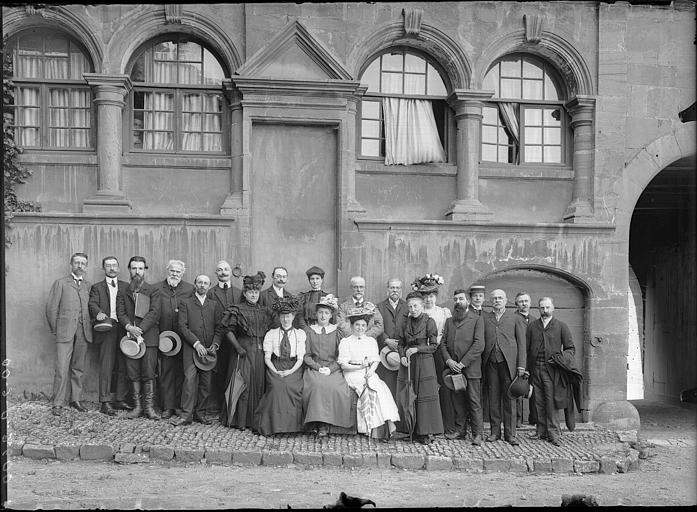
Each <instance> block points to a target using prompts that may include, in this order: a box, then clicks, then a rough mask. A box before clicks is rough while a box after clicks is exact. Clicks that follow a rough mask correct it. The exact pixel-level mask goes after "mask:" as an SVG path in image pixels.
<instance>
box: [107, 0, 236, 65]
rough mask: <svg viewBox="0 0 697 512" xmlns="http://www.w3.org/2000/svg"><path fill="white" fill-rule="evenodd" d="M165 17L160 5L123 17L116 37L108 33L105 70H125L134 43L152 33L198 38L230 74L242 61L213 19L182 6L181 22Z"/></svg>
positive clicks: (141, 42)
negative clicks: (173, 21)
mask: <svg viewBox="0 0 697 512" xmlns="http://www.w3.org/2000/svg"><path fill="white" fill-rule="evenodd" d="M165 21H166V19H165V11H164V9H163V8H162V7H161V6H160V7H154V8H152V9H150V10H148V11H145V12H143V11H139V12H136V13H133V14H132V15H131V16H130V17H128V18H127V19H124V20H123V21H122V22H121V23H122V26H121V29H120V30H118V31H117V34H116V37H112V38H111V40H110V41H109V44H108V46H107V53H106V55H107V57H106V60H107V66H108V67H109V69H108V72H110V73H114V74H125V73H126V66H127V65H128V63H129V61H130V60H131V58H132V57H133V53H134V52H135V51H136V50H137V49H138V47H140V46H141V45H142V44H143V43H145V42H146V41H148V40H150V39H152V38H154V37H157V36H159V35H163V34H170V33H172V34H174V33H179V34H181V33H184V34H190V35H192V36H195V37H197V38H199V39H201V41H203V42H204V43H205V44H206V46H207V47H208V48H209V49H211V50H212V51H213V52H214V53H215V54H217V56H218V57H219V58H220V59H221V61H222V64H223V66H224V67H225V68H227V71H228V72H229V73H230V75H232V74H233V73H234V72H235V70H236V69H237V68H238V67H240V66H241V65H242V58H241V57H240V54H239V52H238V51H237V48H236V47H235V45H234V44H233V42H232V41H231V40H230V38H229V37H228V35H227V34H226V33H225V31H224V30H223V29H222V28H221V27H220V26H219V25H218V24H217V23H215V22H214V21H213V20H210V19H208V18H207V17H206V16H202V15H201V14H198V13H194V12H191V11H187V10H186V9H184V10H183V12H182V15H181V23H165Z"/></svg>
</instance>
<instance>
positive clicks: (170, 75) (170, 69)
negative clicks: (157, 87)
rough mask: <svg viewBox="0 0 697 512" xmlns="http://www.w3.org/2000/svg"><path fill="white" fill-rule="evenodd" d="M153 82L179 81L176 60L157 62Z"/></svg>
mask: <svg viewBox="0 0 697 512" xmlns="http://www.w3.org/2000/svg"><path fill="white" fill-rule="evenodd" d="M153 71H154V76H153V82H156V83H161V84H176V83H177V63H176V62H155V63H154V66H153Z"/></svg>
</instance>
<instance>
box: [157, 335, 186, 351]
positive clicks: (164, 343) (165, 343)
mask: <svg viewBox="0 0 697 512" xmlns="http://www.w3.org/2000/svg"><path fill="white" fill-rule="evenodd" d="M157 348H159V349H160V352H162V353H163V354H164V355H166V356H176V355H177V354H178V353H179V351H180V350H181V348H182V339H181V338H180V337H179V335H178V334H177V333H176V332H174V331H162V332H161V333H160V340H159V342H158V345H157Z"/></svg>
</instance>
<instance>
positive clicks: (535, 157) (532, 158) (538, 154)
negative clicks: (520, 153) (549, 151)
mask: <svg viewBox="0 0 697 512" xmlns="http://www.w3.org/2000/svg"><path fill="white" fill-rule="evenodd" d="M525 161H526V162H542V147H541V146H528V145H526V146H525Z"/></svg>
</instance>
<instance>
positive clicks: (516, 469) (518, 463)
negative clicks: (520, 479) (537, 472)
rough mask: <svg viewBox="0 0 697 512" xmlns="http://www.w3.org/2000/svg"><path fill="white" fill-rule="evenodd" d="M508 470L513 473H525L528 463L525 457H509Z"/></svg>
mask: <svg viewBox="0 0 697 512" xmlns="http://www.w3.org/2000/svg"><path fill="white" fill-rule="evenodd" d="M509 471H511V472H513V473H527V472H528V463H527V461H526V460H525V459H511V468H510V469H509Z"/></svg>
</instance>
